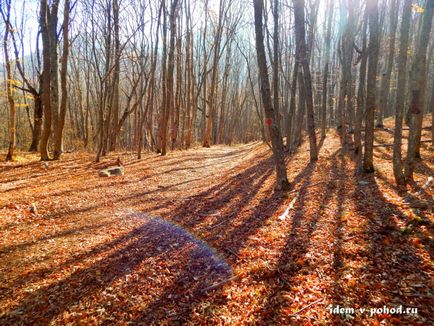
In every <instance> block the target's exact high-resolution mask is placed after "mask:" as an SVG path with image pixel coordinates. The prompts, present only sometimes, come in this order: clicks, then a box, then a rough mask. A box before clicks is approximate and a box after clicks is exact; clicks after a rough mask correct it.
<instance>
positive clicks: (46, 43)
mask: <svg viewBox="0 0 434 326" xmlns="http://www.w3.org/2000/svg"><path fill="white" fill-rule="evenodd" d="M47 11H48V5H47V0H41V3H40V16H39V26H40V29H41V36H42V46H43V49H42V58H43V71H42V83H41V94H42V95H41V97H42V105H43V107H44V124H43V130H42V135H41V142H40V145H39V151H40V153H41V160H42V161H47V160H49V159H50V156H49V154H48V140H49V138H50V135H51V87H50V84H51V78H50V69H51V57H50V37H49V34H48V22H47V16H48V13H47Z"/></svg>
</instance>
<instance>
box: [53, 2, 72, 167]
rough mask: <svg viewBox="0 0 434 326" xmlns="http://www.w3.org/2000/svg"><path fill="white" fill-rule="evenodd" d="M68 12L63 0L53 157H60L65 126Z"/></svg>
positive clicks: (56, 158) (68, 9)
mask: <svg viewBox="0 0 434 326" xmlns="http://www.w3.org/2000/svg"><path fill="white" fill-rule="evenodd" d="M69 13H70V3H69V0H65V7H64V10H63V26H62V29H63V53H62V66H61V71H60V88H61V91H62V97H61V100H60V110H59V119H58V123H57V126H56V129H55V130H54V154H53V156H54V159H55V160H58V159H60V156H61V154H62V135H63V127H64V126H65V115H66V105H67V99H68V87H67V73H68V55H69Z"/></svg>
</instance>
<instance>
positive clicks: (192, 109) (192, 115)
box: [185, 2, 196, 148]
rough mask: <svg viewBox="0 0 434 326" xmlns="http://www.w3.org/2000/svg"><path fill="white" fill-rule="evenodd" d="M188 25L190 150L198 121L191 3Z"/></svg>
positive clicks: (187, 145) (187, 13) (188, 9)
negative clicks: (195, 124) (195, 123)
mask: <svg viewBox="0 0 434 326" xmlns="http://www.w3.org/2000/svg"><path fill="white" fill-rule="evenodd" d="M186 6H187V7H186V21H187V23H186V25H187V40H186V44H185V52H186V60H187V63H186V65H187V67H186V69H187V91H186V92H187V95H186V96H187V135H186V138H185V147H186V148H190V146H191V143H192V142H193V136H194V122H195V120H196V95H195V87H194V86H195V78H194V65H193V37H192V27H191V12H190V3H189V2H187V4H186Z"/></svg>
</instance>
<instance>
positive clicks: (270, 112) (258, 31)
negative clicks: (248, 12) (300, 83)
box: [253, 0, 289, 190]
mask: <svg viewBox="0 0 434 326" xmlns="http://www.w3.org/2000/svg"><path fill="white" fill-rule="evenodd" d="M253 7H254V12H255V35H256V53H257V60H258V68H259V78H260V80H261V95H262V103H263V106H264V113H265V118H266V121H267V125H268V126H269V130H270V136H271V143H272V151H273V157H274V163H275V167H276V174H277V176H276V189H277V190H287V189H289V182H288V177H287V174H286V165H285V159H284V156H283V143H282V137H281V133H280V129H279V126H278V125H277V122H276V120H275V112H274V108H273V104H272V101H271V91H270V81H269V80H268V71H267V59H266V55H265V46H264V34H263V33H264V31H263V23H262V15H263V10H264V3H263V0H253Z"/></svg>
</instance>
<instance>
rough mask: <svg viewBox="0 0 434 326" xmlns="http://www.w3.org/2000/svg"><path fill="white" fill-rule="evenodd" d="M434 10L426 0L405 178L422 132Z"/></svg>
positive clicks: (410, 173) (413, 84) (410, 175)
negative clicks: (427, 58) (428, 49)
mask: <svg viewBox="0 0 434 326" xmlns="http://www.w3.org/2000/svg"><path fill="white" fill-rule="evenodd" d="M433 12H434V1H432V0H427V1H426V5H425V11H424V13H423V18H422V26H421V28H420V30H419V32H420V34H419V36H418V42H417V46H416V50H415V51H416V54H415V58H414V62H413V66H412V72H411V104H410V109H409V113H410V125H409V127H410V128H409V129H410V131H409V136H408V147H407V157H406V160H405V172H404V175H405V178H406V179H407V180H412V179H413V171H414V162H415V159H416V154H417V148H418V145H419V143H420V138H421V132H422V119H423V108H424V107H425V101H426V84H427V82H426V55H427V48H428V43H429V41H430V31H431V26H432V18H433Z"/></svg>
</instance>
